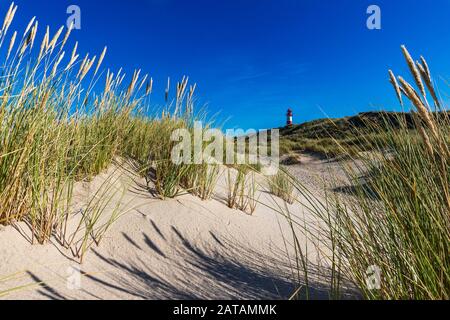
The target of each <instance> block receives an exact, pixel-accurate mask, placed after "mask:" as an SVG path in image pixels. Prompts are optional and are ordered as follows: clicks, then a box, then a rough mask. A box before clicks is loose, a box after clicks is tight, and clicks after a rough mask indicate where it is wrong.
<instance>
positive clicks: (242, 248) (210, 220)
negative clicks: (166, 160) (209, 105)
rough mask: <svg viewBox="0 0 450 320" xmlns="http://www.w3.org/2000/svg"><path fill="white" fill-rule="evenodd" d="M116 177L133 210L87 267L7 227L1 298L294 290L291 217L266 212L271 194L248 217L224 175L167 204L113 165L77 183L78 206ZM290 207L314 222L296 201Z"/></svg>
mask: <svg viewBox="0 0 450 320" xmlns="http://www.w3.org/2000/svg"><path fill="white" fill-rule="evenodd" d="M110 174H114V175H120V177H121V178H120V181H118V182H116V184H117V185H116V187H117V188H119V189H120V188H123V187H124V186H126V192H125V194H124V196H123V197H119V194H118V195H117V196H116V198H115V201H120V202H121V203H122V206H128V209H130V208H132V210H130V211H129V212H128V213H126V214H125V215H124V216H122V217H121V218H120V219H119V220H118V221H117V222H116V223H115V224H114V225H113V226H112V228H111V229H110V230H109V231H108V233H107V234H106V236H105V238H104V239H103V241H102V243H101V244H100V246H99V247H96V246H93V247H92V249H91V250H90V251H89V253H88V254H87V256H86V258H85V261H84V262H83V264H82V265H79V264H78V263H77V261H76V260H74V258H73V255H72V254H71V253H70V251H68V250H65V249H63V248H62V247H61V246H60V245H59V244H58V242H57V241H56V240H55V239H53V240H52V241H51V243H49V244H46V245H31V244H30V242H29V241H28V240H27V239H26V238H27V237H24V236H23V235H25V236H26V235H28V237H29V233H30V232H29V229H28V228H27V227H26V225H25V224H23V223H21V224H19V225H18V226H17V228H14V227H12V226H8V227H0V228H1V229H0V292H2V291H4V290H7V289H10V288H15V287H18V286H21V288H19V289H17V290H15V291H12V292H10V293H9V294H7V295H5V296H3V297H0V298H1V299H186V298H188V299H197V298H198V299H232V298H233V299H259V298H266V299H267V298H268V299H271V298H273V299H277V298H286V297H288V296H289V295H290V294H291V293H292V291H293V289H294V287H293V285H292V281H291V280H290V279H292V275H291V267H290V259H289V258H288V255H290V257H291V258H292V257H293V254H294V251H293V245H292V236H291V232H290V228H289V225H288V224H287V222H286V220H285V218H283V217H282V216H280V215H279V214H277V213H275V212H274V211H273V210H271V209H270V208H268V207H267V206H274V199H273V198H272V196H270V195H269V194H267V193H265V192H262V193H261V196H260V201H261V202H262V203H263V204H260V205H259V206H258V207H257V210H256V212H255V213H254V214H253V215H247V214H245V213H243V212H241V211H238V210H232V209H229V208H228V207H227V206H226V205H225V202H224V200H223V197H224V192H225V189H224V188H225V185H224V184H225V181H224V178H223V177H222V178H221V179H220V181H219V185H218V187H217V190H216V195H215V196H214V199H213V200H209V201H201V200H200V199H199V198H197V197H194V196H192V195H182V196H180V197H177V198H175V199H171V200H164V201H163V200H158V199H155V198H154V197H152V196H151V195H150V193H149V192H147V191H146V190H144V189H143V188H141V187H140V186H139V184H144V181H142V180H141V179H138V181H137V182H138V184H136V183H129V182H130V178H129V175H127V176H125V175H124V174H123V172H121V173H119V172H114V173H113V169H111V170H109V171H108V172H107V173H105V174H102V175H100V176H98V177H96V178H95V179H94V180H93V181H92V182H90V183H80V184H78V185H77V187H76V190H75V197H74V199H75V200H74V201H75V203H74V208H75V209H76V207H77V206H78V207H82V206H83V203H84V202H85V201H86V199H88V197H89V195H92V193H93V190H96V188H98V187H99V186H100V185H101V184H102V181H104V180H105V179H106V177H108V176H109V175H110ZM119 193H120V192H119ZM276 201H277V203H278V204H279V205H281V204H282V201H279V200H276ZM289 208H290V210H291V211H292V212H295V213H297V214H298V215H300V216H303V215H304V217H305V219H306V220H308V221H310V222H311V221H313V222H314V218H313V217H312V216H311V215H310V214H308V212H307V211H306V210H304V209H303V208H301V207H300V206H299V205H294V206H290V207H289ZM72 224H73V223H72ZM18 229H19V230H21V232H18ZM280 230H281V231H280ZM21 233H22V234H21ZM283 234H284V236H283ZM300 241H301V243H302V246H305V245H306V240H305V239H304V238H300ZM308 249H309V251H308V256H309V257H310V259H312V260H314V259H316V260H317V259H320V257H319V255H318V253H317V252H316V251H315V250H314V248H313V246H312V245H311V244H310V245H309V246H308ZM291 262H292V259H291ZM71 266H73V267H77V266H79V267H80V268H81V272H82V274H83V276H82V277H81V282H80V285H81V286H80V288H73V287H72V286H71V284H72V282H70V281H68V276H69V275H70V274H71V272H72V271H71V270H72V269H71ZM5 277H8V278H6V279H5ZM69 279H73V278H70V277H69ZM316 294H317V297H324V296H325V293H324V292H321V291H320V290H319V289H318V291H317V292H316Z"/></svg>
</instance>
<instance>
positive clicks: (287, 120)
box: [286, 108, 293, 126]
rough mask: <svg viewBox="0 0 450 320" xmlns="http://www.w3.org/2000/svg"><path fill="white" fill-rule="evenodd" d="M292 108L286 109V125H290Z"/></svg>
mask: <svg viewBox="0 0 450 320" xmlns="http://www.w3.org/2000/svg"><path fill="white" fill-rule="evenodd" d="M292 115H293V114H292V110H291V109H290V108H289V109H288V110H287V114H286V117H287V119H286V125H287V126H292Z"/></svg>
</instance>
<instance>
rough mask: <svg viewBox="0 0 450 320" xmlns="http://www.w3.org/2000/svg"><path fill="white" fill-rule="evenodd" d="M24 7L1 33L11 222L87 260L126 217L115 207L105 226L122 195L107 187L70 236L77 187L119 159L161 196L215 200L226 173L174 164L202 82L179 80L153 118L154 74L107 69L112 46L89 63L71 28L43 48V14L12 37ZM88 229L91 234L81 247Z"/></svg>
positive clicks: (1, 108) (5, 201) (2, 189)
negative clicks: (175, 138)
mask: <svg viewBox="0 0 450 320" xmlns="http://www.w3.org/2000/svg"><path fill="white" fill-rule="evenodd" d="M16 9H17V6H15V5H14V4H12V5H11V7H10V8H9V10H8V12H7V14H6V17H5V20H4V24H3V27H2V29H1V31H0V46H2V45H4V44H5V45H7V49H8V50H7V53H6V57H5V59H4V63H3V67H2V78H1V82H0V94H1V96H0V223H1V224H5V225H8V224H11V223H14V222H16V221H25V222H27V223H28V225H29V226H30V228H31V230H32V242H33V243H36V242H37V243H39V244H43V243H46V242H47V241H49V239H50V238H51V237H52V236H56V237H57V238H58V239H59V240H60V242H61V243H62V245H63V246H65V247H67V248H71V249H72V251H73V253H74V255H75V256H76V257H78V258H80V260H82V259H83V256H84V254H85V252H86V250H87V248H89V247H90V246H91V245H92V243H95V244H97V245H98V244H99V242H100V240H101V238H102V237H103V234H104V233H105V232H106V230H108V229H109V227H110V225H111V224H112V223H113V222H114V221H116V220H117V218H118V217H119V216H120V213H121V212H120V210H119V208H117V207H114V208H113V209H112V214H111V217H109V218H106V221H104V220H105V219H104V218H105V217H103V216H102V215H103V213H104V211H105V210H104V209H105V208H106V207H107V206H108V205H109V204H108V203H107V202H105V201H106V200H108V199H111V198H112V196H113V194H115V193H117V192H118V191H117V190H112V187H111V186H110V185H109V184H110V183H112V182H108V181H107V182H105V183H106V185H104V186H102V187H101V188H100V189H99V190H97V191H96V192H95V195H94V196H93V198H92V199H89V201H88V205H87V207H86V208H84V210H83V214H82V217H81V220H80V222H79V226H78V228H76V231H75V233H74V234H67V232H68V231H67V221H68V220H69V218H70V217H71V216H72V215H74V214H75V213H74V212H72V210H73V208H72V209H71V207H70V205H71V202H72V196H73V190H74V185H75V183H76V182H78V181H89V180H91V179H93V178H94V177H95V176H97V175H98V174H99V173H101V172H103V171H104V170H105V169H106V168H108V167H110V165H111V164H112V163H113V162H114V161H115V160H117V159H122V160H126V161H127V163H133V164H134V166H135V168H136V169H137V171H138V172H139V173H140V174H141V175H142V176H143V177H145V178H146V179H147V183H148V188H149V189H153V188H154V189H155V191H156V193H157V194H158V195H159V196H160V197H161V198H165V197H174V196H176V195H178V194H179V193H180V192H181V190H183V188H182V187H183V186H186V185H189V188H188V189H187V191H189V192H192V193H193V194H195V195H198V196H199V197H201V198H202V199H208V198H209V197H210V195H211V192H212V189H213V187H214V185H215V181H216V177H217V168H216V167H214V166H213V167H210V166H206V167H205V166H189V165H178V166H177V165H175V164H173V163H172V161H171V160H170V158H171V157H170V156H171V154H170V152H171V150H172V147H173V144H174V142H172V141H171V139H170V136H171V134H172V132H173V130H175V129H177V128H186V129H188V130H191V129H192V123H193V121H194V117H193V108H194V105H193V94H194V90H195V86H190V87H188V80H187V78H183V79H182V81H181V82H179V83H178V84H177V90H176V97H175V99H174V102H173V104H170V105H168V106H167V107H166V108H165V110H164V111H163V112H162V114H161V115H158V116H155V117H151V116H150V115H149V112H148V111H149V110H150V106H149V97H150V95H151V93H152V86H153V80H152V79H151V78H150V77H149V76H148V75H141V71H140V70H136V71H135V72H134V73H133V75H132V76H131V78H130V80H129V81H128V82H126V80H125V79H126V76H125V74H124V73H123V72H122V71H121V70H119V71H118V72H117V73H113V72H111V71H110V70H108V71H107V72H105V73H102V70H101V65H102V62H103V60H104V57H105V55H106V48H105V49H104V50H103V51H102V52H101V53H100V55H99V56H98V57H97V56H92V57H91V56H90V55H89V54H86V55H84V58H82V59H79V57H80V55H79V54H78V52H77V48H78V43H75V44H74V45H73V46H71V47H70V48H69V37H70V33H71V31H72V30H71V29H72V28H69V29H68V30H64V27H61V28H60V29H59V30H58V31H57V32H56V33H55V34H53V35H52V34H51V33H50V30H49V29H48V28H47V29H46V31H45V35H44V38H43V40H42V41H41V42H39V43H38V40H37V34H38V22H37V21H35V19H34V18H33V19H32V20H31V21H30V23H29V25H28V27H27V28H26V30H25V32H24V33H23V37H22V38H21V39H20V38H19V37H17V32H14V33H13V35H12V36H11V37H8V36H9V33H8V32H9V28H10V26H11V22H12V20H13V18H14V16H15V13H16ZM102 83H103V85H102ZM94 87H95V89H96V90H97V91H94ZM100 87H102V88H103V89H102V90H100V92H98V88H100ZM168 94H169V87H168V88H167V90H166V96H167V97H168ZM116 162H117V161H116ZM120 162H123V161H120ZM107 190H110V191H111V192H108V191H107ZM100 195H101V196H100ZM78 233H84V236H83V237H82V239H81V242H80V241H78V240H79V239H78V238H77V237H78V236H77V234H78Z"/></svg>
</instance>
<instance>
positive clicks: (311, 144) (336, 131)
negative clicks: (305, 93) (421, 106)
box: [280, 111, 448, 157]
mask: <svg viewBox="0 0 450 320" xmlns="http://www.w3.org/2000/svg"><path fill="white" fill-rule="evenodd" d="M435 116H436V118H439V119H442V120H443V119H445V118H446V117H448V113H447V112H437V113H436V114H435ZM400 129H408V130H409V131H410V134H411V135H418V133H417V131H416V130H415V125H414V119H413V117H412V115H411V114H410V113H403V112H386V111H379V112H363V113H360V114H358V115H356V116H351V117H345V118H337V119H319V120H314V121H310V122H306V123H303V124H299V125H293V126H291V127H284V128H280V154H282V155H283V154H289V153H293V152H294V153H295V152H311V153H318V154H321V155H324V156H329V157H335V156H355V155H357V153H358V152H361V151H371V150H376V149H377V148H378V147H379V146H380V143H382V142H383V141H384V135H385V133H386V132H387V131H391V130H400ZM386 147H387V146H386Z"/></svg>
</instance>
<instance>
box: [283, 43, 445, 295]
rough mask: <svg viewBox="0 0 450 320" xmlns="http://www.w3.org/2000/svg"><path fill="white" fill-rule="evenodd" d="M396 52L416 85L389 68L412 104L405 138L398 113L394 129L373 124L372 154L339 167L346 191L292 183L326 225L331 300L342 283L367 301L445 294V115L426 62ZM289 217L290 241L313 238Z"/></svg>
mask: <svg viewBox="0 0 450 320" xmlns="http://www.w3.org/2000/svg"><path fill="white" fill-rule="evenodd" d="M402 49H403V53H404V56H405V58H406V61H407V62H408V66H409V69H410V71H411V73H412V75H413V79H414V82H415V84H416V86H417V88H418V89H417V90H416V89H414V88H413V86H412V85H411V84H409V83H408V82H406V81H405V80H404V79H403V78H402V77H398V78H395V76H394V75H393V73H392V72H391V71H390V75H391V82H392V84H393V86H394V89H395V91H396V93H397V96H398V98H399V99H400V102H401V103H403V101H402V98H403V97H406V98H407V99H408V100H409V101H410V102H411V104H412V105H413V106H414V108H415V111H413V112H411V114H410V115H409V116H408V118H410V119H411V120H412V123H413V124H414V126H415V132H417V134H414V135H411V130H410V125H411V124H410V123H408V122H407V121H405V117H398V118H397V121H398V126H393V125H388V126H387V127H379V132H380V133H379V138H380V141H379V142H378V143H375V144H374V145H373V149H374V150H376V151H377V153H376V154H378V156H373V157H365V158H362V160H363V165H358V164H357V163H355V164H354V165H352V166H348V167H346V168H345V170H346V173H347V174H348V176H349V177H350V178H351V179H350V180H351V181H353V182H354V185H352V186H351V189H352V193H351V195H350V196H349V195H342V194H338V193H329V192H328V193H327V195H326V197H325V199H321V198H319V197H318V196H317V195H314V194H312V193H311V192H309V191H308V190H307V188H305V187H304V186H303V185H302V184H301V182H299V181H296V182H295V183H294V184H295V187H296V189H297V190H298V191H299V192H301V193H302V194H303V195H304V197H305V199H307V200H308V203H304V205H307V206H308V207H309V208H310V210H311V212H313V213H314V214H315V215H316V216H317V217H318V218H319V220H320V221H322V222H323V223H324V224H325V225H326V227H327V228H326V232H327V234H326V235H325V236H326V238H327V247H328V249H329V252H330V254H328V255H326V258H327V260H328V265H329V266H330V267H331V269H332V272H331V280H330V285H331V292H332V297H341V296H340V295H339V292H340V290H341V289H342V288H341V285H342V283H343V282H344V280H347V281H350V283H352V284H353V285H355V286H356V288H357V289H358V291H359V292H360V293H361V294H362V295H363V296H364V297H365V298H368V299H449V297H450V255H449V252H450V251H449V249H450V247H449V246H450V216H449V212H450V193H449V192H450V163H449V162H450V153H449V147H448V146H449V137H450V120H449V117H448V116H441V115H442V113H440V114H438V113H436V112H431V106H430V105H429V103H428V102H427V98H429V95H431V97H432V100H433V104H434V106H433V107H434V108H435V110H436V111H443V110H445V108H444V107H443V106H442V105H441V102H440V101H439V100H438V99H437V97H436V93H435V91H434V87H433V83H432V79H431V74H430V71H429V69H428V66H427V63H426V61H425V60H424V59H423V58H421V62H420V63H419V62H416V63H414V62H413V60H412V58H411V56H410V55H409V53H408V51H407V50H406V48H404V47H402ZM398 83H400V84H398ZM424 84H425V85H424ZM425 87H426V88H427V89H428V93H429V95H427V94H426V91H425ZM383 123H389V119H388V118H384V120H383ZM373 128H374V129H376V128H377V127H376V126H374V127H373ZM289 217H290V221H291V223H292V225H296V228H294V229H293V230H294V237H295V239H297V238H298V237H299V235H300V233H303V234H305V235H306V236H307V237H309V238H313V239H314V238H317V237H320V236H324V234H323V233H321V234H320V236H319V235H317V234H314V232H313V231H312V230H314V228H313V226H308V227H306V228H304V226H303V225H301V223H299V222H298V219H297V218H295V217H293V216H289ZM322 242H323V239H322ZM296 243H298V242H296ZM297 247H298V252H299V254H298V257H297V259H298V266H299V268H300V269H301V270H305V265H306V264H305V263H304V261H305V259H306V258H305V255H304V254H302V251H301V248H300V246H299V245H297ZM370 266H377V267H378V268H379V269H380V271H381V281H380V288H379V289H373V290H371V288H369V287H368V286H367V282H366V280H367V277H368V276H369V275H368V274H367V270H368V268H369V267H370Z"/></svg>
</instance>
